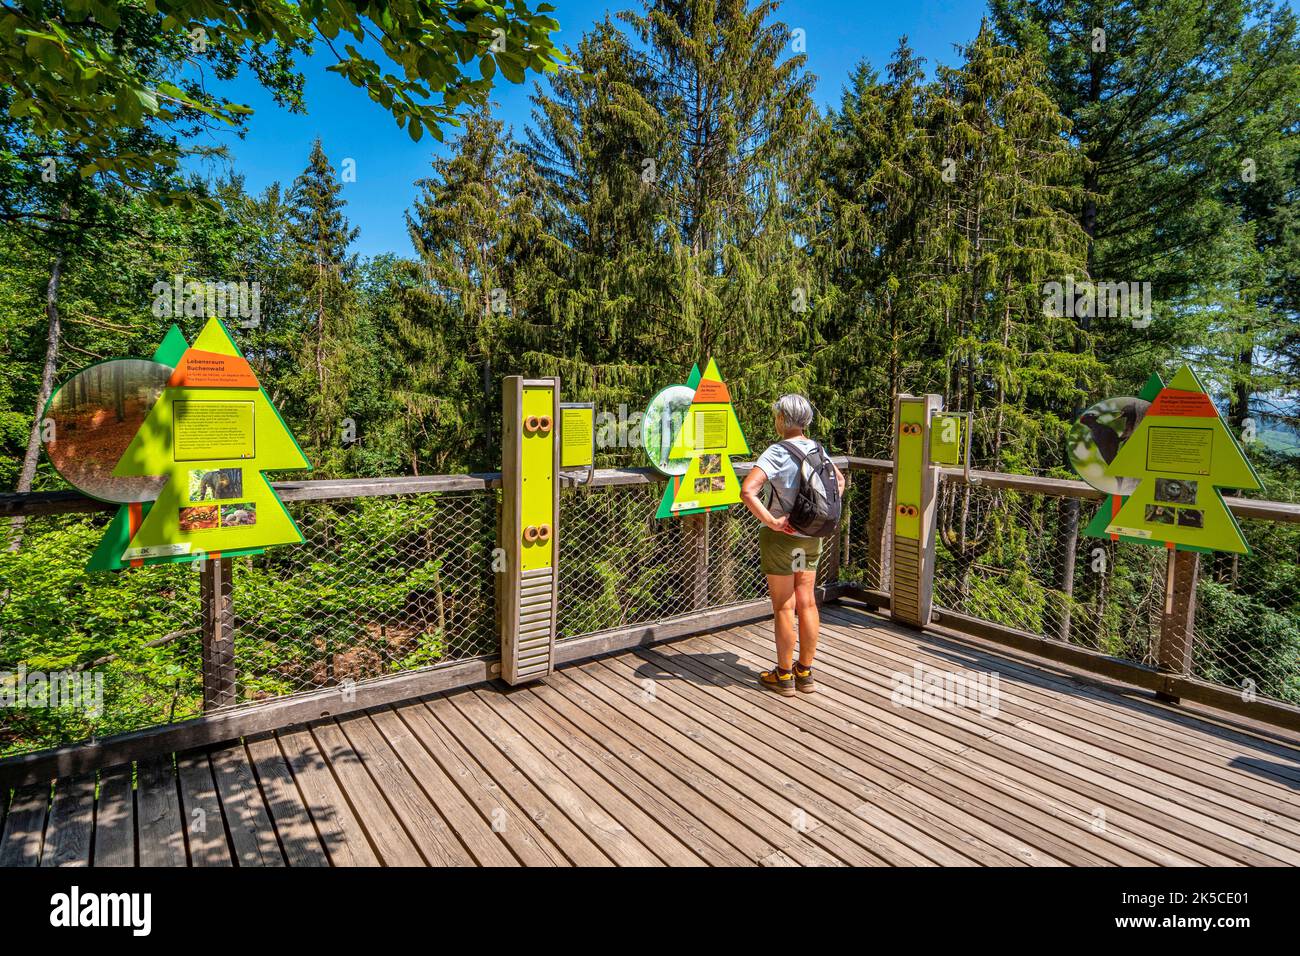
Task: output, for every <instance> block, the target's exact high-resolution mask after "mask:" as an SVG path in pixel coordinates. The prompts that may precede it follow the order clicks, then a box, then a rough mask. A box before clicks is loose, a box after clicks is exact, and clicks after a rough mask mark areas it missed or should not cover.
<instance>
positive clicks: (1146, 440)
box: [1089, 366, 1263, 554]
mask: <svg viewBox="0 0 1300 956" xmlns="http://www.w3.org/2000/svg"><path fill="white" fill-rule="evenodd" d="M1105 473H1106V475H1107V476H1109V477H1112V478H1116V479H1129V484H1132V482H1136V485H1134V486H1133V487H1132V491H1131V492H1130V493H1129V494H1128V495H1127V497H1125V498H1123V499H1122V503H1120V502H1115V501H1114V500H1112V501H1109V502H1107V504H1106V505H1104V506H1103V508H1102V515H1099V516H1098V519H1097V520H1096V521H1094V523H1093V525H1092V526H1090V527H1089V531H1090V532H1091V533H1096V532H1097V531H1098V530H1101V529H1098V528H1097V527H1096V526H1097V525H1098V524H1100V523H1101V521H1103V520H1106V518H1105V517H1104V516H1109V520H1106V524H1105V527H1104V530H1102V533H1104V534H1106V535H1113V536H1116V537H1122V538H1124V539H1125V540H1131V541H1141V542H1143V543H1145V544H1151V545H1157V546H1164V547H1169V548H1177V549H1179V550H1186V551H1205V552H1212V551H1230V552H1235V553H1238V554H1246V553H1248V552H1249V548H1248V547H1247V546H1246V540H1245V538H1243V537H1242V535H1241V529H1240V528H1239V527H1238V526H1237V520H1236V518H1234V517H1233V515H1232V512H1231V511H1229V510H1228V506H1227V505H1226V504H1225V503H1224V501H1223V495H1222V493H1221V492H1220V491H1219V489H1220V488H1246V489H1257V488H1261V487H1263V486H1262V485H1261V483H1260V480H1259V477H1258V475H1256V474H1255V470H1254V468H1252V467H1251V465H1250V462H1249V461H1247V460H1246V456H1245V455H1243V454H1242V452H1241V448H1240V447H1238V445H1237V442H1236V440H1235V439H1234V438H1233V437H1232V434H1231V433H1230V432H1229V431H1228V428H1227V426H1226V425H1225V424H1224V422H1223V419H1222V418H1221V417H1220V416H1219V413H1218V410H1217V409H1216V408H1215V407H1214V404H1213V402H1211V401H1210V397H1209V395H1207V394H1206V392H1205V388H1204V386H1202V385H1201V383H1200V381H1199V380H1198V379H1197V377H1196V375H1195V373H1194V372H1193V371H1192V370H1191V369H1190V368H1188V367H1187V366H1183V368H1181V369H1180V370H1179V371H1178V374H1177V375H1175V376H1174V378H1173V380H1172V381H1170V382H1169V384H1168V385H1166V386H1164V387H1163V388H1162V389H1160V391H1159V392H1158V393H1157V394H1156V395H1155V398H1154V399H1153V400H1152V402H1151V407H1150V408H1149V409H1147V410H1146V413H1145V415H1143V416H1142V418H1141V421H1139V422H1138V423H1137V425H1136V427H1135V428H1134V430H1133V432H1132V435H1131V436H1130V437H1129V438H1128V439H1127V440H1126V441H1125V442H1124V443H1123V444H1122V445H1121V446H1120V447H1119V450H1118V451H1117V452H1116V453H1115V456H1114V458H1113V459H1112V460H1111V462H1110V464H1109V465H1108V466H1107V467H1106V472H1105ZM1116 504H1118V507H1116Z"/></svg>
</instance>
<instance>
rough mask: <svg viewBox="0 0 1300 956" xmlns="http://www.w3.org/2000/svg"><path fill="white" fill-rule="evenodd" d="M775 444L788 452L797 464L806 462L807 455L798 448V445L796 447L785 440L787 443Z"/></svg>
mask: <svg viewBox="0 0 1300 956" xmlns="http://www.w3.org/2000/svg"><path fill="white" fill-rule="evenodd" d="M777 444H779V445H780V446H781V447H782V448H784V449H785V450H786V451H788V452H789V453H790V456H791V457H792V458H793V459H794V460H795V461H797V462H799V464H801V465H802V464H803V463H804V462H805V461H807V460H808V453H807V452H806V451H804V450H803V449H802V448H800V447H799V446H798V445H796V444H795V443H794V442H792V441H788V440H787V441H782V442H778V443H777Z"/></svg>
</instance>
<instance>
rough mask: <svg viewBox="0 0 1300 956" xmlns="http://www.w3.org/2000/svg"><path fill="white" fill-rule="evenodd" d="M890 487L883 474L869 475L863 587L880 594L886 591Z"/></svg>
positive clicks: (885, 475)
mask: <svg viewBox="0 0 1300 956" xmlns="http://www.w3.org/2000/svg"><path fill="white" fill-rule="evenodd" d="M893 487H894V486H893V484H892V482H890V480H889V476H888V475H887V474H885V473H884V472H879V471H877V472H873V473H872V475H871V503H870V505H869V506H868V511H867V576H866V579H865V580H864V581H863V582H862V583H863V586H864V587H867V588H873V589H876V590H880V591H886V590H888V589H889V553H890V548H889V545H888V543H887V541H886V539H887V538H888V537H889V529H890V528H891V527H892V525H891V523H890V521H889V513H890V510H891V509H890V505H889V499H890V497H891V492H892V491H893Z"/></svg>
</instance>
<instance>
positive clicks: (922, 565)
mask: <svg viewBox="0 0 1300 956" xmlns="http://www.w3.org/2000/svg"><path fill="white" fill-rule="evenodd" d="M942 408H943V396H941V395H899V396H898V397H897V398H896V400H895V402H894V507H893V509H892V512H891V521H890V524H891V525H892V528H893V540H892V542H891V552H892V553H891V554H890V560H889V565H890V570H891V575H890V588H889V614H890V617H892V618H893V619H894V620H895V621H899V622H901V623H904V624H910V625H911V626H913V627H926V626H927V625H929V623H930V617H931V613H932V610H933V604H934V560H935V558H934V545H935V539H934V525H935V503H936V496H937V493H938V487H939V479H938V469H937V468H936V467H935V466H934V464H933V462H931V461H930V420H931V418H932V417H933V416H934V413H935V412H937V411H939V410H940V409H942Z"/></svg>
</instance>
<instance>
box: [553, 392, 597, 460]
mask: <svg viewBox="0 0 1300 956" xmlns="http://www.w3.org/2000/svg"><path fill="white" fill-rule="evenodd" d="M595 463H596V406H595V405H591V404H581V405H580V404H577V403H573V404H564V405H561V406H560V467H561V468H587V467H589V466H591V465H594V464H595Z"/></svg>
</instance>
